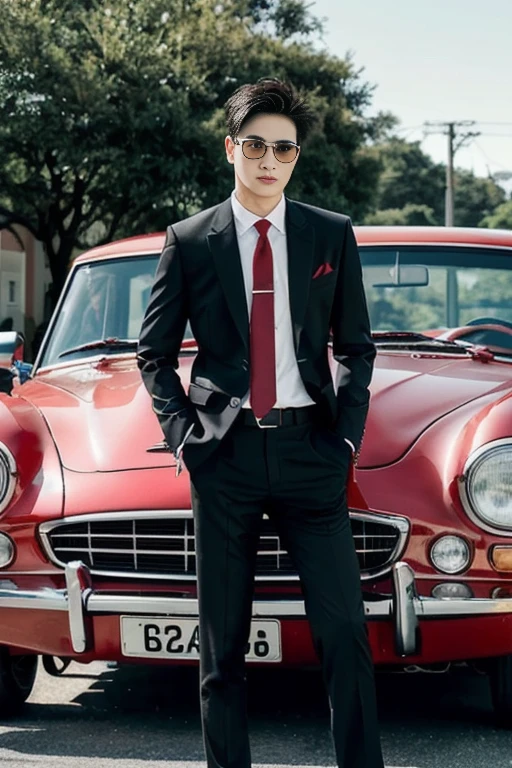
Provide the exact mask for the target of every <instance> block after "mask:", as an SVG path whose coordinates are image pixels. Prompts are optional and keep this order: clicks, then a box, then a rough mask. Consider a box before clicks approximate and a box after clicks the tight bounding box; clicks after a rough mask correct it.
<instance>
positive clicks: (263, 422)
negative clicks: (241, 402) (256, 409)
mask: <svg viewBox="0 0 512 768" xmlns="http://www.w3.org/2000/svg"><path fill="white" fill-rule="evenodd" d="M237 421H239V422H240V423H242V424H243V425H244V426H246V427H260V429H270V428H272V427H293V426H296V425H297V424H307V423H310V424H312V423H313V422H316V421H318V409H317V408H316V407H315V406H314V405H305V406H303V407H301V408H272V409H271V410H270V411H269V412H268V413H267V414H266V416H263V418H262V419H257V418H256V416H255V415H254V413H253V412H252V411H251V409H250V408H241V409H240V413H239V415H238V417H237Z"/></svg>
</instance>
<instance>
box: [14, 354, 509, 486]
mask: <svg viewBox="0 0 512 768" xmlns="http://www.w3.org/2000/svg"><path fill="white" fill-rule="evenodd" d="M192 360H193V358H192V356H191V357H182V358H181V360H180V376H181V379H182V382H183V385H184V387H185V388H187V387H188V382H189V378H190V366H191V363H192ZM511 389H512V368H511V366H510V365H507V364H503V363H494V362H491V363H485V364H484V363H482V362H479V361H476V360H472V359H470V358H469V357H468V358H463V359H460V358H458V359H454V358H447V357H443V358H441V357H428V356H419V357H417V356H415V357H412V356H411V355H410V354H402V353H398V354H396V353H395V354H393V353H388V352H386V353H379V354H378V356H377V361H376V366H375V371H374V375H373V380H372V385H371V391H372V399H371V406H370V412H369V415H368V420H367V424H366V434H365V437H364V441H363V447H362V451H361V456H360V459H359V464H358V466H359V467H360V468H361V469H365V468H370V467H378V466H385V465H387V464H391V463H393V462H394V461H397V460H398V459H399V458H400V457H401V456H403V454H404V453H405V452H406V451H407V450H408V449H409V448H410V446H411V445H412V444H413V443H414V442H415V440H417V438H418V437H419V436H420V435H421V434H422V432H424V431H425V430H426V429H427V428H428V427H429V426H430V425H431V424H433V423H434V422H435V421H437V420H438V419H440V418H442V417H443V416H444V415H445V414H447V413H449V412H451V411H453V410H454V409H455V408H458V407H460V406H461V405H464V404H465V403H468V402H469V401H471V400H474V399H475V398H479V397H482V396H484V395H487V394H489V393H490V392H494V391H495V392H496V397H497V398H498V397H500V396H502V395H503V393H504V391H506V390H511ZM20 394H23V396H24V397H26V398H27V399H29V400H31V401H32V402H33V403H34V405H36V407H38V408H39V409H40V411H41V412H42V414H43V415H44V417H45V419H46V421H47V423H48V426H49V428H50V430H51V432H52V434H53V437H54V439H55V442H56V444H57V446H58V450H59V452H60V456H61V461H62V463H63V465H64V466H65V467H66V468H67V469H71V470H74V471H77V472H98V471H99V472H109V471H122V470H128V469H145V468H150V467H157V466H159V467H161V466H171V465H172V464H174V460H173V457H172V456H171V455H170V454H169V453H168V452H151V451H148V448H151V447H152V446H155V445H156V444H158V443H161V442H162V439H163V437H162V432H161V429H160V425H159V423H158V420H157V418H156V416H155V415H154V414H153V412H152V409H151V399H150V397H149V395H148V392H147V391H146V388H145V387H144V385H143V383H142V379H141V376H140V372H139V370H138V368H137V364H136V362H135V360H134V359H133V358H123V359H110V360H108V359H107V360H106V361H100V362H99V363H91V362H90V361H89V362H88V363H84V364H83V365H74V366H70V367H69V368H66V369H62V368H59V369H54V370H53V371H48V372H44V373H39V374H38V375H37V376H36V377H35V378H34V379H33V380H30V381H28V382H27V383H25V384H24V385H23V387H22V390H21V392H20Z"/></svg>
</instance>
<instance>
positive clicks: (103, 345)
mask: <svg viewBox="0 0 512 768" xmlns="http://www.w3.org/2000/svg"><path fill="white" fill-rule="evenodd" d="M88 349H137V342H136V341H134V340H133V339H118V338H117V336H109V337H108V338H106V339H96V340H95V341H88V342H87V343H86V344H79V345H78V346H76V347H71V348H70V349H65V350H64V352H61V353H60V355H58V358H61V357H66V355H72V354H73V353H74V352H85V351H87V350H88Z"/></svg>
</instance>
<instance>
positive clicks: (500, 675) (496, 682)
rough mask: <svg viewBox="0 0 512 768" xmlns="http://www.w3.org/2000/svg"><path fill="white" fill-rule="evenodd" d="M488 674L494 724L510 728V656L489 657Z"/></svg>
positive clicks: (511, 658) (511, 669) (511, 701)
mask: <svg viewBox="0 0 512 768" xmlns="http://www.w3.org/2000/svg"><path fill="white" fill-rule="evenodd" d="M488 674H489V682H490V685H491V696H492V703H493V707H494V717H495V720H496V725H498V726H499V727H500V728H507V729H508V730H512V656H498V657H497V658H495V659H490V660H489V666H488Z"/></svg>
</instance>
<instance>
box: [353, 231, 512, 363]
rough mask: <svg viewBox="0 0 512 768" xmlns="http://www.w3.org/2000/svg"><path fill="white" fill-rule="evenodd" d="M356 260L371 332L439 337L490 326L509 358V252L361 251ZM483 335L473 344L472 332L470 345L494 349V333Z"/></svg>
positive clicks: (511, 261)
mask: <svg viewBox="0 0 512 768" xmlns="http://www.w3.org/2000/svg"><path fill="white" fill-rule="evenodd" d="M360 254H361V262H362V265H363V276H364V283H365V290H366V296H367V300H368V309H369V313H370V320H371V325H372V330H373V331H388V332H389V331H391V332H394V331H413V332H431V331H436V332H438V333H439V335H440V334H442V333H443V332H445V331H447V330H448V329H452V328H458V327H459V326H467V325H468V324H470V325H474V326H480V327H481V326H483V325H492V326H494V327H495V328H496V326H497V328H498V331H496V330H495V331H494V333H495V334H496V333H498V334H499V343H497V344H496V345H495V346H499V347H500V349H502V348H503V347H504V348H507V349H510V354H512V251H506V250H505V249H503V250H500V249H497V248H493V249H485V248H479V247H472V248H463V247H456V246H453V247H446V246H440V247H438V248H426V247H419V246H418V247H412V246H399V247H397V246H393V247H386V248H382V247H370V246H361V247H360ZM500 329H502V330H501V331H500ZM487 334H488V338H487V337H486V336H485V333H484V331H483V330H481V331H480V335H481V338H477V336H476V328H475V338H474V339H473V338H472V339H471V340H472V341H475V342H478V343H483V344H486V345H487V346H492V345H493V344H492V331H488V332H487ZM430 335H435V334H432V333H430ZM507 337H508V339H507ZM495 338H498V337H495ZM489 339H490V340H491V343H489Z"/></svg>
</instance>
